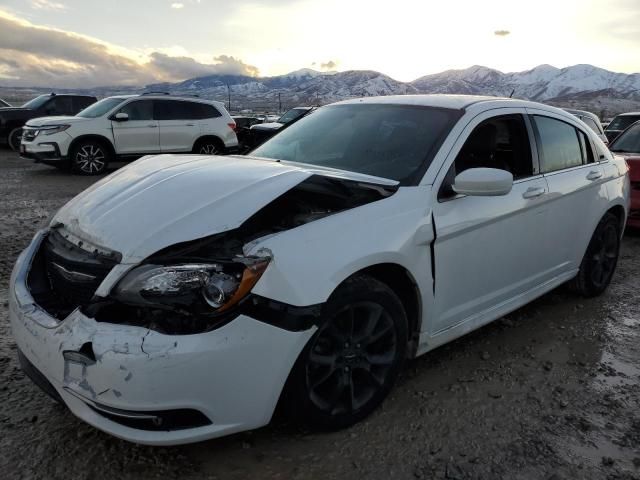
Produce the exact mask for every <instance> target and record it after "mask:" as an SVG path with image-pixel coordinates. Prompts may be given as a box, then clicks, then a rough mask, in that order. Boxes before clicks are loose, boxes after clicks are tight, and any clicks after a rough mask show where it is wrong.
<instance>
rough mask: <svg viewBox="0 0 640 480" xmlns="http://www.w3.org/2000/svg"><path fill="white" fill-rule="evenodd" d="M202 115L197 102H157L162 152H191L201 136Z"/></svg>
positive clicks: (156, 113) (156, 115)
mask: <svg viewBox="0 0 640 480" xmlns="http://www.w3.org/2000/svg"><path fill="white" fill-rule="evenodd" d="M201 115H202V114H201V111H200V108H199V104H198V103H197V102H189V101H188V100H156V109H155V118H156V119H157V120H158V126H159V127H160V150H161V151H163V152H190V151H191V150H192V149H193V145H194V143H195V142H196V140H197V139H198V137H199V136H200V118H201Z"/></svg>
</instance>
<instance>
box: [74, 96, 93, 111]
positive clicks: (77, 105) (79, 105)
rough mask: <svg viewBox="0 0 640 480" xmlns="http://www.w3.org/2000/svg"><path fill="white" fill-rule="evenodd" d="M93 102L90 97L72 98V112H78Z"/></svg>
mask: <svg viewBox="0 0 640 480" xmlns="http://www.w3.org/2000/svg"><path fill="white" fill-rule="evenodd" d="M94 102H95V99H93V98H91V97H73V111H74V112H80V111H82V110H84V109H85V108H87V107H88V106H89V105H91V104H92V103H94Z"/></svg>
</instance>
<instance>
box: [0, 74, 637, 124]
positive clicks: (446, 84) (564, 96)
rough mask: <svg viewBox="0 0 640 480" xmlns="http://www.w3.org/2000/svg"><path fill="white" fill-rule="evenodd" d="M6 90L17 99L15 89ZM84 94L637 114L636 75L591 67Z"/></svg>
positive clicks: (221, 80)
mask: <svg viewBox="0 0 640 480" xmlns="http://www.w3.org/2000/svg"><path fill="white" fill-rule="evenodd" d="M4 90H6V87H5V88H3V87H0V97H1V96H2V95H3V91H4ZM12 90H14V93H15V90H16V88H14V89H12ZM38 90H45V89H30V91H34V92H37V91H38ZM49 90H50V89H49ZM49 90H45V91H49ZM89 90H90V91H92V92H93V93H94V94H97V95H98V96H107V95H113V94H116V93H136V92H142V91H168V92H171V93H173V94H182V95H198V96H200V97H202V98H209V99H215V100H220V101H224V102H225V104H227V103H228V102H229V99H231V109H232V110H234V111H239V110H242V109H252V110H254V111H258V110H260V111H276V110H279V109H282V110H284V109H286V108H287V107H291V106H296V105H312V104H327V103H331V102H335V101H339V100H344V99H348V98H354V97H362V96H375V95H406V94H421V93H447V94H475V95H496V96H507V97H508V96H513V98H521V99H527V100H535V101H539V102H544V103H550V104H553V105H558V106H565V107H569V106H571V107H574V108H576V107H577V108H584V109H587V110H591V111H593V112H595V113H596V114H599V115H600V116H602V117H607V116H611V115H613V114H616V113H620V112H622V111H629V110H640V74H637V73H635V74H624V73H616V72H611V71H608V70H605V69H602V68H598V67H595V66H593V65H574V66H571V67H566V68H556V67H553V66H551V65H539V66H537V67H535V68H533V69H531V70H527V71H523V72H515V73H503V72H500V71H498V70H495V69H491V68H487V67H483V66H477V65H476V66H472V67H469V68H466V69H461V70H447V71H444V72H441V73H436V74H433V75H426V76H424V77H420V78H418V79H416V80H414V81H412V82H400V81H398V80H394V79H393V78H391V77H389V76H387V75H385V74H383V73H379V72H375V71H371V70H350V71H344V72H318V71H315V70H312V69H302V70H297V71H295V72H291V73H288V74H286V75H280V76H274V77H248V76H242V75H209V76H204V77H198V78H192V79H189V80H185V81H182V82H178V83H159V84H153V85H147V86H146V87H125V88H123V87H100V88H94V89H89Z"/></svg>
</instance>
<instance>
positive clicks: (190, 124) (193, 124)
mask: <svg viewBox="0 0 640 480" xmlns="http://www.w3.org/2000/svg"><path fill="white" fill-rule="evenodd" d="M195 126H196V124H195V123H187V127H195Z"/></svg>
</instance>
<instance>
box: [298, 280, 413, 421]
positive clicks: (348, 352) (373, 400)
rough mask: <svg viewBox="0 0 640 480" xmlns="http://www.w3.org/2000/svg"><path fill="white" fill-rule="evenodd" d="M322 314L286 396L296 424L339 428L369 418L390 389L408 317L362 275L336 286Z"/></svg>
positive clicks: (399, 365)
mask: <svg viewBox="0 0 640 480" xmlns="http://www.w3.org/2000/svg"><path fill="white" fill-rule="evenodd" d="M322 316H323V324H322V325H321V326H320V328H319V329H318V331H317V332H316V333H315V334H314V336H313V337H312V338H311V340H310V341H309V343H308V344H307V346H306V347H305V349H304V350H303V352H302V353H301V355H300V357H299V358H298V360H297V362H296V365H295V366H294V369H293V371H292V374H291V376H290V378H289V381H288V383H287V391H286V392H285V395H286V401H287V406H288V407H289V410H290V413H291V414H292V415H293V416H294V419H295V420H297V421H298V423H302V424H304V425H306V426H308V427H311V428H313V429H317V430H338V429H341V428H346V427H348V426H351V425H353V424H355V423H357V422H359V421H360V420H362V419H363V418H365V417H366V416H368V415H369V414H370V413H371V412H373V411H374V410H375V408H376V407H377V406H378V405H379V404H380V403H381V402H382V401H383V400H384V398H385V397H386V396H387V394H388V393H389V391H390V390H391V387H392V386H393V384H394V382H395V380H396V378H397V376H398V374H399V372H400V369H401V368H402V364H403V362H404V358H405V356H406V349H407V338H408V332H407V316H406V313H405V310H404V308H403V306H402V302H401V301H400V299H399V298H398V296H397V295H396V294H395V293H394V292H393V290H391V289H390V288H389V287H388V286H387V285H386V284H384V283H382V282H380V281H378V280H376V279H375V278H372V277H369V276H367V275H357V276H354V277H352V278H351V279H349V280H347V281H346V282H345V283H344V284H343V285H342V286H341V287H339V288H338V290H336V292H335V293H334V294H333V295H332V296H331V298H330V299H329V301H328V302H327V304H326V305H325V308H324V309H323V315H322Z"/></svg>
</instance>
